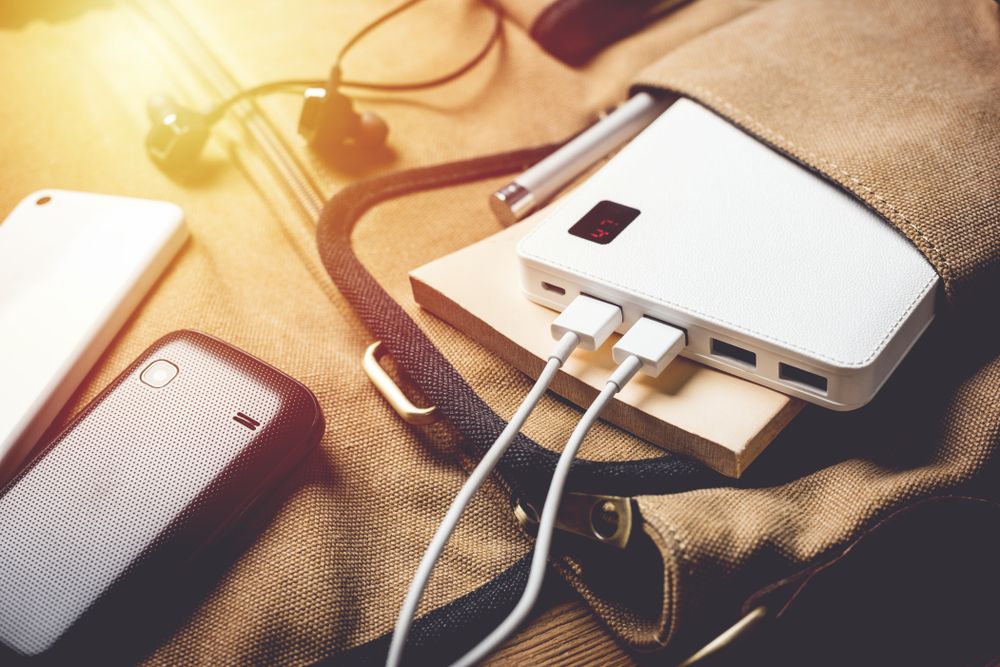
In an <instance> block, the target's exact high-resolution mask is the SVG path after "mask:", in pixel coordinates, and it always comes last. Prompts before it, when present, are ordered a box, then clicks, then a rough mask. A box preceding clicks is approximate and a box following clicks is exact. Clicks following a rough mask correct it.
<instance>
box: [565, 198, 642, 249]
mask: <svg viewBox="0 0 1000 667" xmlns="http://www.w3.org/2000/svg"><path fill="white" fill-rule="evenodd" d="M638 216H639V211H638V209H634V208H631V207H629V206H623V205H622V204H617V203H615V202H613V201H602V202H599V203H598V204H597V206H595V207H594V208H592V209H590V211H588V212H587V214H586V215H585V216H583V217H582V218H580V220H578V221H577V223H576V224H574V225H573V226H572V227H570V230H569V233H570V234H572V235H573V236H578V237H580V238H582V239H587V240H588V241H593V242H594V243H599V244H601V245H607V244H609V243H611V242H612V241H614V240H615V239H616V238H618V235H619V234H621V233H622V232H623V231H624V230H625V228H626V227H628V226H629V224H630V223H631V222H632V221H633V220H635V219H636V218H637V217H638Z"/></svg>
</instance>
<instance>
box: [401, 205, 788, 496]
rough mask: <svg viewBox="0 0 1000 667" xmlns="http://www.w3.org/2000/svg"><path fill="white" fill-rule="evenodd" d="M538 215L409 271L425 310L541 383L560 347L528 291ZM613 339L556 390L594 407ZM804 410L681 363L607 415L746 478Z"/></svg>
mask: <svg viewBox="0 0 1000 667" xmlns="http://www.w3.org/2000/svg"><path fill="white" fill-rule="evenodd" d="M538 219H539V218H538V216H534V217H532V218H529V219H528V220H525V221H524V222H522V223H519V224H516V225H514V226H512V227H509V228H507V229H505V230H503V231H501V232H500V233H498V234H495V235H494V236H491V237H489V238H486V239H484V240H482V241H479V242H478V243H475V244H473V245H471V246H468V247H466V248H463V249H461V250H459V251H457V252H454V253H451V254H450V255H446V256H444V257H441V258H440V259H437V260H435V261H433V262H431V263H430V264H426V265H424V266H422V267H420V268H418V269H415V270H414V271H412V272H411V273H410V284H411V286H412V288H413V296H414V298H415V299H416V301H417V303H419V304H420V305H421V306H422V307H423V308H425V309H427V310H428V311H430V312H431V313H433V314H434V315H436V316H438V317H440V318H441V319H443V320H445V321H446V322H448V323H449V324H451V325H452V326H454V327H455V328H456V329H458V330H459V331H461V332H463V333H465V334H466V335H468V336H469V337H471V338H473V339H475V340H476V341H478V342H479V343H480V344H482V345H483V346H485V347H486V348H488V349H489V350H491V351H492V352H494V353H495V354H497V355H499V356H500V357H501V358H502V359H504V360H506V361H507V362H509V363H511V364H513V365H514V366H516V367H517V368H519V369H520V370H521V371H523V372H524V373H527V374H528V375H529V376H531V377H537V376H538V374H539V373H540V372H541V370H542V367H543V366H544V363H545V359H546V358H547V357H548V354H549V352H550V351H551V350H552V346H553V344H554V342H553V340H552V338H551V337H550V335H549V324H550V323H551V321H552V319H553V318H554V317H555V315H556V313H555V312H554V311H551V310H549V309H548V308H545V307H543V306H539V305H537V304H535V303H532V302H531V301H529V300H528V299H527V298H526V297H525V296H524V295H523V294H522V293H521V285H520V279H519V275H520V270H519V267H518V261H517V253H516V247H517V243H518V241H520V239H521V238H522V237H523V236H524V235H525V234H527V233H528V232H529V231H530V230H531V228H532V227H533V226H534V224H536V222H537V220H538ZM617 338H618V335H617V334H616V335H614V336H612V338H611V340H609V341H608V342H607V343H606V344H605V345H604V347H603V348H601V349H600V350H597V351H596V352H592V353H591V352H584V351H580V350H578V351H577V352H575V353H574V354H573V355H572V356H571V357H570V358H569V360H568V361H567V362H566V364H565V365H564V366H563V368H562V370H561V371H560V372H559V374H558V376H557V377H556V379H555V380H554V381H553V383H552V390H553V391H555V392H556V393H557V394H559V395H560V396H563V397H564V398H566V399H568V400H570V401H572V402H573V403H575V404H576V405H579V406H584V407H585V406H587V405H589V404H590V402H591V401H593V400H594V398H595V397H596V396H597V394H598V392H599V391H600V389H601V388H602V387H603V386H604V383H605V381H606V380H607V377H608V375H609V374H610V373H611V371H612V370H614V362H613V361H612V359H611V347H612V345H614V341H615V340H617ZM803 405H804V403H803V401H801V400H799V399H796V398H792V397H789V396H786V395H784V394H781V393H779V392H776V391H773V390H771V389H768V388H766V387H761V386H759V385H756V384H753V383H751V382H747V381H746V380H741V379H739V378H736V377H733V376H731V375H727V374H725V373H723V372H721V371H717V370H714V369H711V368H708V367H706V366H702V365H701V364H698V363H695V362H693V361H690V360H688V359H684V358H680V357H678V358H677V359H675V360H674V361H673V362H672V363H671V364H670V366H669V367H668V368H667V370H666V371H665V372H664V373H663V374H662V375H661V376H660V377H659V378H656V379H653V378H650V377H648V376H646V375H642V374H640V375H637V376H636V378H635V379H634V380H633V381H632V382H631V383H629V384H628V385H627V386H626V387H625V389H623V390H622V391H621V392H620V393H619V394H618V396H617V398H616V400H614V401H613V402H612V403H611V404H610V405H608V407H607V409H606V410H605V412H604V415H603V418H604V419H605V420H607V421H609V422H611V423H613V424H615V425H617V426H619V427H621V428H623V429H625V430H627V431H629V432H631V433H634V434H635V435H637V436H639V437H640V438H643V439H644V440H648V441H649V442H652V443H653V444H655V445H657V446H659V447H662V448H664V449H666V450H669V451H671V452H676V453H678V454H684V455H687V456H691V457H693V458H695V459H698V460H699V461H701V462H703V463H705V464H706V465H707V466H709V467H710V468H712V469H714V470H717V471H718V472H720V473H722V474H723V475H727V476H729V477H739V476H740V475H741V474H742V473H743V471H744V470H746V468H747V466H748V465H750V463H751V462H752V461H753V460H754V459H755V458H756V457H757V455H758V454H760V453H761V452H762V451H763V450H764V448H765V447H766V446H767V445H768V444H769V443H770V442H771V441H772V440H773V439H774V437H775V436H776V435H777V434H778V433H780V432H781V429H782V428H784V427H785V425H787V424H788V423H789V422H790V421H791V419H792V417H794V416H795V415H796V414H797V413H798V411H799V410H800V409H801V408H802V406H803Z"/></svg>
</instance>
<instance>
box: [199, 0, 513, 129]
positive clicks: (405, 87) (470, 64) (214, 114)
mask: <svg viewBox="0 0 1000 667" xmlns="http://www.w3.org/2000/svg"><path fill="white" fill-rule="evenodd" d="M423 1H424V0H407V1H406V2H404V3H402V4H400V5H399V6H398V7H396V8H395V9H392V10H390V11H388V12H386V13H385V14H383V15H381V16H379V17H378V18H377V19H375V20H374V21H372V22H371V23H369V24H368V25H366V26H365V27H363V28H362V29H361V30H359V31H358V32H357V33H355V34H354V36H353V37H351V38H350V39H349V40H347V42H346V43H345V44H344V45H343V46H342V47H341V48H340V52H339V53H338V54H337V59H336V61H335V62H334V65H333V70H334V71H337V70H339V69H340V63H341V62H342V61H343V59H344V57H345V56H346V55H347V54H348V53H349V52H350V51H351V49H352V48H354V46H355V45H356V44H357V43H358V42H360V41H361V40H362V39H363V38H364V37H365V35H367V34H368V33H370V32H371V31H373V30H375V29H376V28H378V27H379V26H380V25H382V24H383V23H385V22H386V21H388V20H389V19H391V18H393V17H394V16H397V15H398V14H401V13H402V12H404V11H406V10H407V9H409V8H411V7H413V6H414V5H417V4H419V3H421V2H423ZM487 4H489V5H490V6H491V7H492V8H493V13H494V21H493V29H492V30H491V31H490V36H489V38H488V39H487V40H486V42H485V43H484V44H483V46H482V47H481V48H480V49H479V51H477V52H476V54H475V55H473V56H472V57H471V58H469V59H468V60H467V61H465V62H464V63H463V64H462V65H461V66H459V67H457V68H456V69H454V70H452V71H451V72H448V73H447V74H443V75H441V76H437V77H434V78H433V79H426V80H424V81H411V82H406V81H404V82H399V83H380V82H378V81H362V80H351V79H344V80H342V81H340V86H342V87H344V88H357V89H360V90H373V91H383V92H404V91H410V90H424V89H427V88H435V87H437V86H441V85H444V84H446V83H449V82H451V81H454V80H455V79H457V78H459V77H461V76H462V75H464V74H465V73H467V72H468V71H470V70H471V69H472V68H474V67H475V66H476V65H478V64H479V63H481V62H482V61H483V60H484V59H485V58H486V56H487V55H489V53H490V51H491V50H492V49H493V45H494V44H496V43H497V42H498V41H499V40H500V37H501V35H502V34H503V10H502V9H501V8H500V5H498V4H497V3H496V2H493V1H492V0H487ZM327 83H328V81H327V80H326V79H282V80H280V81H270V82H268V83H262V84H260V85H257V86H253V87H252V88H246V89H244V90H241V91H240V92H238V93H236V94H234V95H232V96H231V97H227V98H226V99H224V100H222V101H221V102H219V103H218V104H216V105H215V106H214V107H213V108H212V110H211V111H209V112H208V113H206V114H205V120H206V122H207V123H208V124H209V125H211V124H214V123H216V122H217V121H218V120H219V119H220V118H222V116H223V115H225V113H226V112H227V111H228V110H229V109H230V108H231V107H232V106H233V105H234V104H236V103H237V102H241V101H243V100H246V99H250V98H253V97H258V96H260V95H269V94H271V93H277V92H288V91H289V89H291V91H294V92H298V91H299V90H301V89H303V88H311V87H321V86H325V85H327Z"/></svg>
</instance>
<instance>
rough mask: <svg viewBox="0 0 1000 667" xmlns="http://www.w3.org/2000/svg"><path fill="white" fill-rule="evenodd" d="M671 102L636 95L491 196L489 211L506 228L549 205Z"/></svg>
mask: <svg viewBox="0 0 1000 667" xmlns="http://www.w3.org/2000/svg"><path fill="white" fill-rule="evenodd" d="M672 101H673V99H672V98H667V99H664V98H657V97H653V96H652V95H650V94H649V93H636V94H635V95H633V96H632V97H630V98H629V99H628V100H627V101H626V102H625V103H624V104H622V105H621V106H619V107H618V108H617V109H615V110H614V111H612V112H611V113H609V114H608V115H607V116H605V117H604V118H602V119H601V120H600V121H598V122H597V123H595V124H594V125H592V126H590V127H589V128H587V129H586V130H584V131H583V132H581V133H580V134H579V135H578V136H576V137H574V138H573V139H571V140H570V141H569V142H567V143H566V144H565V145H564V146H562V147H561V148H559V149H558V150H556V151H555V152H553V153H552V154H551V155H549V156H548V157H547V158H545V159H544V160H541V161H540V162H539V163H538V164H536V165H534V166H533V167H531V169H528V170H527V171H526V172H524V173H523V174H521V175H520V176H518V177H517V178H515V179H514V180H513V181H511V182H510V183H508V184H507V185H505V186H504V187H502V188H500V189H499V190H497V191H496V192H494V193H493V195H492V196H490V208H491V209H492V210H493V214H494V215H495V216H496V217H497V219H498V220H499V221H500V222H501V223H503V224H504V225H510V224H513V223H515V222H517V221H518V220H521V219H522V218H524V217H525V216H527V215H528V214H529V213H531V212H532V211H534V210H535V209H536V208H538V207H539V206H541V205H542V204H544V203H546V202H547V201H548V200H549V199H551V198H552V197H553V196H555V194H556V193H558V192H559V191H560V190H562V189H563V188H564V187H566V185H567V184H568V183H569V182H570V181H572V180H573V179H574V178H576V177H577V176H579V175H580V174H582V173H583V172H584V171H586V170H587V168H588V167H590V166H591V165H593V164H594V163H596V162H597V161H598V160H600V159H601V158H603V157H605V156H606V155H608V154H609V153H611V151H613V150H615V149H616V148H618V147H619V146H621V145H622V144H624V143H625V142H627V141H628V140H630V139H631V138H632V137H634V136H635V135H637V134H639V132H641V131H642V130H643V129H644V128H645V127H646V126H647V125H649V124H650V123H652V122H653V120H654V119H655V118H656V117H657V116H659V115H660V114H661V113H663V112H664V111H665V110H666V108H667V107H668V106H670V103H671V102H672Z"/></svg>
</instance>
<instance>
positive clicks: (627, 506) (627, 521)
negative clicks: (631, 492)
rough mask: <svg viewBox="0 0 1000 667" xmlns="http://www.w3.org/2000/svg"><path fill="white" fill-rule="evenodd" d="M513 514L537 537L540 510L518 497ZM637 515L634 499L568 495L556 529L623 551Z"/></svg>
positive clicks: (562, 504)
mask: <svg viewBox="0 0 1000 667" xmlns="http://www.w3.org/2000/svg"><path fill="white" fill-rule="evenodd" d="M513 511H514V518H516V519H517V522H518V523H519V524H520V525H521V528H523V529H524V530H525V531H527V532H528V533H531V534H532V535H534V534H535V531H536V529H537V528H538V510H536V509H535V507H534V506H533V505H532V504H531V503H529V502H527V501H526V500H524V499H523V498H518V499H516V500H515V502H514V508H513ZM634 515H635V510H634V508H633V500H632V499H631V498H624V497H622V496H602V495H595V494H590V493H567V494H566V495H565V496H564V497H563V499H562V502H561V503H560V504H559V516H557V517H556V528H558V529H559V530H561V531H564V532H567V533H573V534H574V535H579V536H581V537H585V538H587V539H590V540H594V541H595V542H601V543H602V544H609V545H611V546H613V547H616V548H618V549H624V548H625V547H627V546H628V542H629V538H630V537H631V536H632V521H633V518H632V517H633V516H634Z"/></svg>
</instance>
